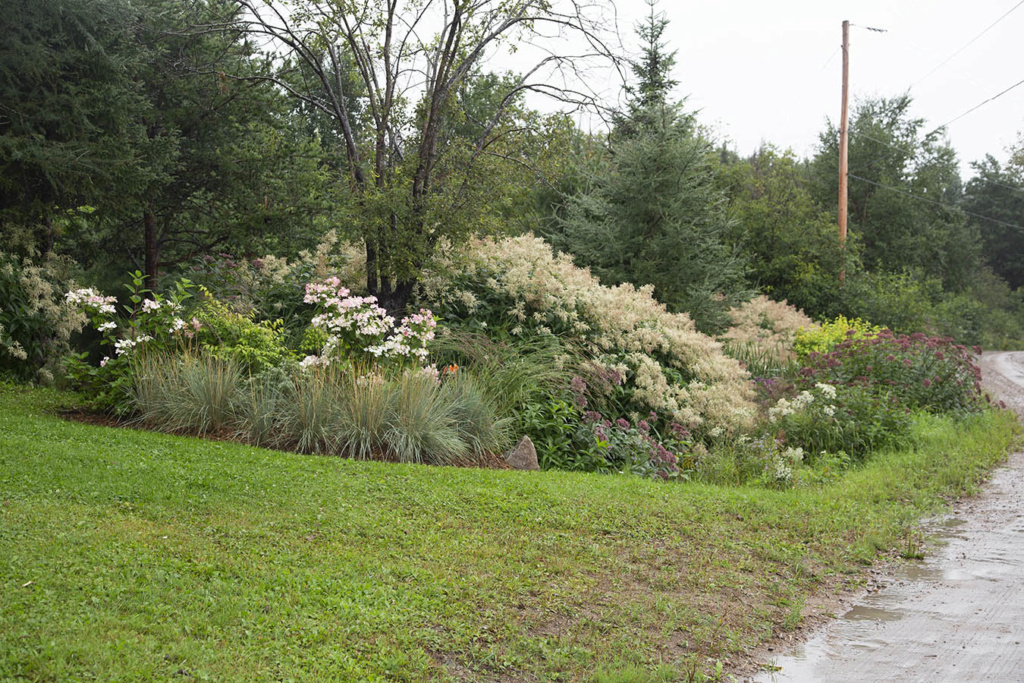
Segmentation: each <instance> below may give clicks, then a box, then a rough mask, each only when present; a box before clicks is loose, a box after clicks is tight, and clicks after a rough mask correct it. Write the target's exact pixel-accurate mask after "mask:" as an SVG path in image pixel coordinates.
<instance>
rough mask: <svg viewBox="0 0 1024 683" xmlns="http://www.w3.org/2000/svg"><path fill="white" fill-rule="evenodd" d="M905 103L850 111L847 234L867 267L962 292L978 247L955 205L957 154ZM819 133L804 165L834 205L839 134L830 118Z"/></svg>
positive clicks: (870, 104) (824, 199) (822, 198)
mask: <svg viewBox="0 0 1024 683" xmlns="http://www.w3.org/2000/svg"><path fill="white" fill-rule="evenodd" d="M910 106H911V98H910V96H909V95H902V96H899V97H895V98H892V99H871V100H865V101H863V102H861V103H859V104H858V105H857V106H856V107H855V108H854V111H853V112H852V115H851V117H850V124H849V125H850V147H849V169H850V174H851V178H850V190H849V201H850V207H849V217H850V231H851V233H852V234H856V235H858V236H859V237H860V239H861V244H862V245H863V252H862V260H863V263H864V266H865V267H866V268H867V269H868V270H869V271H871V272H875V271H884V272H889V273H900V272H903V271H904V270H905V269H908V268H909V269H912V270H918V271H920V272H921V273H923V274H924V276H925V277H927V278H935V279H938V280H940V281H941V282H942V286H943V287H944V288H945V289H947V290H950V291H961V290H963V289H965V288H966V287H967V286H968V285H969V284H970V281H971V278H972V275H973V273H974V272H975V271H976V270H977V267H978V256H979V246H980V245H979V239H978V235H977V231H976V230H975V229H974V228H973V227H972V226H970V225H969V224H968V221H967V216H966V215H965V214H964V213H963V212H962V211H960V210H959V209H958V208H956V206H955V205H956V202H957V200H958V198H959V194H960V190H961V183H960V177H959V172H958V164H957V159H956V153H955V152H954V151H953V149H952V148H951V147H949V146H948V145H947V144H946V141H945V138H944V137H943V135H944V131H942V130H941V129H940V130H934V131H931V132H929V133H927V134H922V131H923V130H926V127H925V121H924V120H923V119H914V118H911V117H910V113H909V112H910ZM820 138H821V145H820V150H819V152H818V154H817V155H816V156H815V158H814V161H813V163H812V167H811V170H812V173H813V177H814V197H815V199H816V200H817V201H818V203H819V204H820V205H821V206H823V207H828V208H829V209H830V210H835V207H836V205H837V201H838V189H837V183H838V180H837V174H836V168H838V153H839V152H838V148H839V135H838V131H837V130H836V128H835V126H834V125H833V124H831V123H830V124H829V126H828V128H827V130H826V131H825V132H823V133H822V134H821V136H820ZM853 176H856V177H853ZM860 178H865V179H866V181H865V180H860ZM880 186H884V187H880ZM886 188H894V189H886ZM922 198H923V199H927V200H928V201H921V199H922ZM933 202H939V203H940V204H945V205H947V206H938V205H936V204H934V203H933ZM814 312H817V311H814ZM879 322H881V321H879Z"/></svg>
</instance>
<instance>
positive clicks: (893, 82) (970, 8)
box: [616, 0, 1024, 174]
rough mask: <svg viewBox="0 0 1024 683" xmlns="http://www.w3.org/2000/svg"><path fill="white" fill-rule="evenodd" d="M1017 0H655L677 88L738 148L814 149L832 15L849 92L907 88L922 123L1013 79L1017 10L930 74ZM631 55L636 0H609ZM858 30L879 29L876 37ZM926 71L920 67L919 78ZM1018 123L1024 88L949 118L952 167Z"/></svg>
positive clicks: (825, 95) (994, 145) (834, 98)
mask: <svg viewBox="0 0 1024 683" xmlns="http://www.w3.org/2000/svg"><path fill="white" fill-rule="evenodd" d="M1018 4H1020V5H1024V2H1022V1H1021V0H973V1H969V0H968V1H965V0H853V1H852V2H845V3H840V2H834V1H831V0H699V1H698V0H661V2H660V3H659V5H658V10H659V11H662V12H664V13H665V14H666V15H667V18H668V19H669V20H670V24H669V27H668V30H667V31H666V35H665V38H666V41H667V43H668V47H669V49H674V50H676V51H677V56H676V60H677V61H676V70H675V78H676V80H678V81H679V87H678V91H677V94H678V95H679V96H680V97H682V96H686V97H688V100H687V102H688V107H689V108H690V109H697V110H700V112H701V114H700V120H701V122H702V123H704V124H707V125H710V126H712V127H713V128H714V129H715V130H717V132H718V134H719V136H720V137H722V138H726V139H728V140H730V141H731V142H732V145H731V146H733V147H734V148H735V149H736V150H737V151H738V152H739V153H740V154H743V155H745V154H749V153H751V152H753V151H754V150H755V149H756V148H757V147H758V146H759V145H760V144H761V142H762V141H765V142H771V143H774V144H775V145H777V146H779V147H782V148H784V149H785V148H792V149H793V151H794V152H796V153H797V154H798V155H800V156H803V155H810V154H812V153H813V152H814V149H815V145H816V143H817V136H818V134H819V133H820V132H821V130H822V129H823V128H824V125H825V121H826V118H831V119H832V120H833V121H838V118H839V109H840V74H841V65H842V57H841V53H840V50H839V47H840V44H841V38H842V28H841V25H842V22H843V20H844V19H849V20H850V22H851V23H852V24H853V26H852V27H851V30H850V43H851V44H850V81H851V97H852V98H853V100H854V101H855V100H856V98H857V97H874V96H884V97H891V96H895V95H899V94H901V93H903V92H906V91H907V90H908V89H909V91H910V93H911V95H912V96H913V98H914V107H913V113H914V115H916V116H918V117H922V118H924V119H926V120H927V122H928V127H927V129H928V130H930V129H931V128H933V127H936V126H939V125H941V124H943V123H946V122H947V121H950V120H952V119H954V118H956V117H957V116H959V115H961V114H963V113H964V112H965V111H967V110H968V109H970V108H971V107H973V106H974V105H977V104H979V103H981V102H982V101H984V100H985V99H987V98H989V97H992V96H993V95H996V94H997V93H999V92H1000V91H1002V90H1005V89H1006V88H1009V87H1010V86H1012V85H1013V84H1015V83H1017V82H1018V81H1021V80H1022V79H1024V60H1022V59H1021V55H1022V50H1021V44H1022V36H1024V6H1021V7H1020V8H1019V9H1016V10H1015V11H1012V12H1011V13H1010V14H1009V15H1008V16H1007V17H1006V18H1005V19H1003V20H1002V21H1001V22H999V23H998V24H997V25H996V26H994V27H993V28H991V30H989V31H988V32H987V33H985V34H984V35H983V36H982V37H981V38H979V39H977V40H976V41H975V42H974V43H972V44H971V45H970V46H969V47H967V48H966V49H964V50H963V51H962V52H960V53H959V54H958V55H957V56H956V57H954V58H953V59H951V60H950V61H949V62H948V63H946V64H944V65H942V66H941V67H940V68H938V69H937V70H935V71H934V72H933V69H935V67H938V66H939V65H940V64H942V62H944V61H945V60H946V59H947V58H948V57H950V56H951V55H952V54H953V53H955V52H957V50H959V49H960V48H962V47H963V46H964V45H965V44H966V43H967V42H968V41H970V40H971V39H973V38H975V37H976V36H977V35H978V34H979V33H981V32H982V31H984V30H985V29H986V28H987V27H988V26H989V25H991V24H992V23H993V22H995V21H996V20H997V19H999V17H1001V16H1002V15H1004V14H1006V13H1007V12H1009V11H1010V10H1011V9H1013V8H1014V7H1015V6H1016V5H1018ZM616 6H617V11H618V13H619V22H620V31H621V33H622V36H623V39H624V41H626V43H627V45H629V46H630V47H631V48H632V49H633V50H635V49H636V48H637V40H636V38H635V36H634V35H633V27H634V25H635V23H636V21H637V20H639V19H641V18H642V17H643V16H646V13H647V6H646V4H645V3H644V2H643V1H642V0H616ZM865 27H874V28H881V29H885V30H886V33H876V32H872V31H868V30H867V29H866V28H865ZM930 72H932V73H930ZM1021 130H1024V85H1021V86H1020V87H1018V88H1016V89H1015V90H1012V91H1011V92H1009V93H1007V94H1005V95H1003V96H1002V97H1000V98H999V99H997V100H995V101H993V102H991V103H989V104H986V105H985V106H983V107H981V108H980V109H978V110H977V111H976V112H974V113H972V114H969V115H968V116H965V117H964V118H962V119H960V120H959V121H956V122H955V123H952V124H951V125H950V126H949V128H948V135H949V138H950V141H951V142H952V144H953V147H954V148H955V149H956V150H957V152H958V154H959V157H960V160H961V168H962V169H963V171H964V173H965V174H968V173H969V169H968V164H969V162H971V161H974V160H977V159H980V158H982V157H983V156H984V155H985V154H986V153H989V154H993V155H994V156H995V157H996V158H997V159H999V160H1000V161H1004V160H1005V158H1006V152H1005V148H1006V147H1007V146H1008V145H1010V144H1012V143H1014V141H1015V140H1016V139H1017V134H1018V132H1019V131H1021Z"/></svg>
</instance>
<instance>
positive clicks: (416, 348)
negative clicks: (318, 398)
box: [300, 277, 437, 367]
mask: <svg viewBox="0 0 1024 683" xmlns="http://www.w3.org/2000/svg"><path fill="white" fill-rule="evenodd" d="M303 301H304V302H305V303H308V304H316V305H318V306H320V307H321V310H322V311H323V312H322V313H320V314H319V315H316V316H314V317H313V320H312V324H313V326H314V327H319V328H321V329H324V330H326V331H327V332H328V334H329V335H330V336H329V337H328V339H327V343H326V344H325V345H324V347H323V349H321V351H320V355H319V356H309V357H307V358H306V359H304V360H303V361H302V363H300V365H302V366H303V367H311V366H314V365H321V366H326V365H328V364H330V358H331V357H332V356H333V355H334V354H335V353H337V351H338V349H344V348H348V349H353V350H357V351H364V352H366V353H368V354H370V355H372V356H373V357H374V358H396V359H401V358H415V359H417V360H418V361H419V362H423V361H425V360H426V358H427V356H428V355H429V352H428V351H427V348H426V345H427V342H429V341H431V340H432V339H433V338H434V329H435V328H436V327H437V322H436V321H435V320H434V315H433V313H431V312H430V311H428V310H426V309H420V311H419V313H414V314H412V315H410V316H407V317H405V318H403V319H402V322H401V324H399V325H398V326H397V327H396V326H395V319H394V318H393V317H392V316H390V315H388V312H387V311H385V310H384V309H383V308H381V307H380V306H379V305H378V304H377V298H376V297H373V296H365V297H359V296H350V292H349V290H348V289H346V288H345V287H342V286H341V282H340V280H339V279H338V278H336V277H332V278H328V279H326V280H324V281H323V282H319V283H309V284H307V285H306V296H305V298H304V299H303ZM314 359H315V360H314Z"/></svg>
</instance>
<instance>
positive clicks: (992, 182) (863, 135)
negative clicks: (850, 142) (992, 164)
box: [854, 133, 1024, 195]
mask: <svg viewBox="0 0 1024 683" xmlns="http://www.w3.org/2000/svg"><path fill="white" fill-rule="evenodd" d="M854 135H855V136H856V137H858V138H865V139H867V140H871V141H872V142H877V143H878V144H880V145H885V146H886V147H889V148H890V149H894V150H896V151H897V152H903V153H904V154H906V155H907V156H913V155H914V153H913V151H912V150H909V149H907V148H905V147H900V146H899V145H894V144H892V143H891V142H886V141H885V140H879V139H878V138H873V137H871V136H870V135H868V134H867V133H854ZM874 163H875V162H874V161H872V162H870V163H869V164H868V165H867V166H865V167H864V168H863V169H861V170H863V171H866V170H868V169H869V168H871V166H872V165H874ZM971 180H980V181H981V182H983V183H989V184H990V185H996V186H998V187H1002V188H1005V189H1007V190H1012V191H1014V192H1018V193H1020V194H1021V195H1024V189H1022V188H1019V187H1014V186H1013V185H1007V184H1005V183H1000V182H996V181H995V180H989V179H988V178H983V177H981V176H974V177H973V178H970V179H968V180H967V182H970V181H971Z"/></svg>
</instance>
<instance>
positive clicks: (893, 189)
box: [849, 173, 1024, 231]
mask: <svg viewBox="0 0 1024 683" xmlns="http://www.w3.org/2000/svg"><path fill="white" fill-rule="evenodd" d="M849 175H850V177H851V178H856V179H857V180H859V181H861V182H864V183H867V184H868V185H874V186H875V187H880V188H882V189H884V190H889V191H890V192H896V193H898V194H903V195H906V196H908V197H911V198H912V199H916V200H918V201H921V202H926V203H928V204H934V205H936V206H941V207H942V208H944V209H949V210H951V211H962V212H963V213H965V214H967V215H968V216H974V217H975V218H980V219H982V220H985V221H989V222H991V223H995V224H996V225H1001V226H1003V227H1004V228H1013V229H1015V230H1021V231H1024V226H1020V225H1014V224H1013V223H1006V222H1005V221H1001V220H997V219H995V218H990V217H989V216H983V215H981V214H980V213H974V212H973V211H967V210H966V209H963V208H961V207H959V206H955V205H953V204H946V203H945V202H938V201H935V200H934V199H928V198H926V197H922V196H920V195H916V194H914V193H913V192H907V191H906V190H901V189H899V188H898V187H892V186H891V185H883V184H882V183H876V182H875V181H874V180H868V179H867V178H862V177H860V176H859V175H853V174H852V173H851V174H849Z"/></svg>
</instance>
